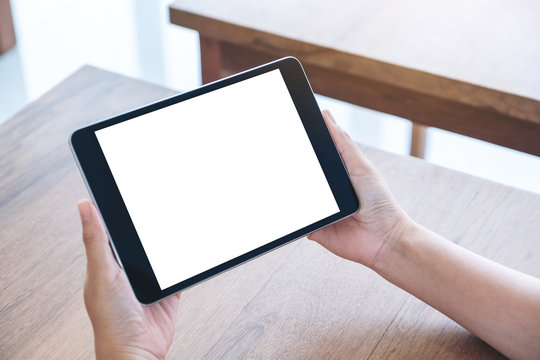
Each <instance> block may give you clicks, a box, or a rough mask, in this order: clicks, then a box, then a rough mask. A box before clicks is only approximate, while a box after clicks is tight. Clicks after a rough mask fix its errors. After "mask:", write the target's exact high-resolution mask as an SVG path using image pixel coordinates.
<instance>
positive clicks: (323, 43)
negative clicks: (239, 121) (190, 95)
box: [170, 0, 540, 155]
mask: <svg viewBox="0 0 540 360" xmlns="http://www.w3.org/2000/svg"><path fill="white" fill-rule="evenodd" d="M539 4H540V3H538V2H535V1H533V0H519V1H510V0H501V1H497V2H493V1H489V0H482V1H474V2H470V1H466V0H458V1H453V2H451V3H447V2H433V1H428V0H414V1H407V2H402V3H396V2H393V1H389V0H385V1H376V2H373V1H368V0H361V1H351V0H338V1H312V0H295V1H290V0H276V1H271V2H258V3H257V5H256V6H254V5H253V3H252V2H250V1H248V0H234V1H227V2H223V1H219V0H197V1H193V0H177V1H176V2H174V3H173V4H172V5H171V7H170V17H171V22H172V23H174V24H177V25H181V26H185V27H188V28H191V29H195V30H197V31H198V32H199V34H200V35H201V47H202V48H205V47H208V44H209V41H208V39H213V40H214V41H217V42H218V45H212V46H213V47H212V49H213V55H212V56H206V58H214V59H213V60H212V61H211V62H210V63H206V62H205V61H204V59H203V62H202V65H203V78H205V77H207V76H206V74H205V72H206V71H208V72H210V74H211V75H210V77H212V74H215V73H218V75H219V77H221V76H224V75H227V74H229V73H231V72H237V71H240V70H244V69H246V68H249V67H252V66H254V65H256V64H260V63H263V62H266V61H269V60H273V59H276V58H279V57H282V56H288V55H292V56H295V57H297V58H298V59H300V60H301V62H302V63H303V65H304V67H305V69H306V73H307V74H308V77H309V78H310V80H311V82H312V86H313V88H314V90H315V91H316V92H318V93H320V94H323V95H327V96H330V97H333V98H337V99H340V100H344V101H348V102H351V103H353V104H356V105H360V106H364V107H368V108H371V109H374V110H378V111H382V112H385V113H389V114H393V115H397V116H401V117H404V118H406V119H409V120H412V121H414V122H417V123H420V124H423V125H428V126H434V127H438V128H442V129H445V130H449V131H452V132H456V133H460V134H464V135H467V136H472V137H475V138H478V139H482V140H486V141H489V142H493V143H496V144H499V145H502V146H507V147H510V148H513V149H517V150H520V151H524V152H528V153H531V154H535V155H540V141H539V139H540V82H539V81H538V79H540V62H539V61H538V59H540V41H538V38H540V5H539ZM203 39H204V42H205V43H203ZM216 48H218V49H217V50H219V51H216ZM216 54H217V56H220V57H221V59H220V60H216V59H215V57H216ZM201 56H202V57H203V58H204V57H205V55H204V52H203V54H201ZM205 65H206V66H205ZM207 65H210V66H217V65H219V66H220V69H218V70H216V69H215V68H211V67H209V66H207ZM219 70H220V71H219Z"/></svg>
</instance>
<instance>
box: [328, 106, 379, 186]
mask: <svg viewBox="0 0 540 360" xmlns="http://www.w3.org/2000/svg"><path fill="white" fill-rule="evenodd" d="M322 113H323V117H324V120H325V122H326V125H327V126H328V130H330V134H331V135H332V139H333V140H334V142H335V144H336V147H337V149H338V151H339V154H340V155H341V159H342V160H343V162H344V163H345V166H346V167H347V171H348V172H349V174H350V175H351V176H363V175H368V174H372V173H373V172H374V169H375V168H374V167H373V165H372V164H371V162H370V161H369V160H368V158H366V156H365V155H364V154H363V153H362V151H360V148H359V147H358V145H356V143H355V142H354V140H353V139H352V138H351V137H350V136H349V134H347V132H345V130H343V129H342V128H341V127H340V126H339V125H338V124H337V123H336V120H335V119H334V117H333V116H332V114H331V113H330V111H328V110H324V111H323V112H322Z"/></svg>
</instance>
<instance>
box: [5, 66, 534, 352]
mask: <svg viewBox="0 0 540 360" xmlns="http://www.w3.org/2000/svg"><path fill="white" fill-rule="evenodd" d="M172 94H173V92H172V91H171V90H168V89H164V88H161V87H158V86H155V85H150V84H147V83H143V82H141V81H137V80H133V79H128V78H125V77H122V76H119V75H115V74H112V73H109V72H105V71H102V70H99V69H96V68H92V67H84V68H82V69H81V70H79V71H77V72H76V73H75V74H73V75H72V76H71V77H69V78H68V79H67V80H65V81H64V82H62V83H61V84H60V85H58V86H57V87H56V88H54V89H52V90H51V91H50V92H48V93H47V94H46V95H44V96H43V97H41V98H40V99H38V100H37V101H36V102H34V103H33V104H31V105H29V106H28V107H26V108H25V109H24V110H22V111H21V112H20V113H18V114H17V115H15V116H14V117H13V118H12V119H10V120H8V121H7V122H6V123H4V124H3V125H2V126H1V127H0V359H91V358H92V357H93V339H92V330H91V325H90V322H89V320H88V317H87V315H86V312H85V309H84V304H83V297H82V287H83V282H84V277H85V262H86V260H85V255H84V247H83V243H82V240H81V227H80V224H79V219H78V214H77V211H76V202H77V200H78V199H80V198H82V197H86V196H88V195H87V191H86V189H85V186H84V183H83V181H82V178H81V176H80V174H79V172H78V170H77V168H76V165H75V162H74V160H73V158H72V156H71V154H70V150H69V147H68V137H69V135H70V133H71V132H72V131H73V130H74V129H76V128H77V127H80V126H82V125H85V124H88V123H91V122H94V121H98V120H100V119H102V118H104V117H108V116H111V115H114V114H117V113H120V112H123V111H126V110H129V109H132V108H134V107H138V106H140V105H143V104H146V103H149V102H152V101H155V100H158V99H160V98H163V97H167V96H170V95H172ZM363 150H364V151H365V152H366V154H367V155H368V157H369V158H370V159H371V160H372V161H373V162H374V163H375V164H376V166H377V167H378V168H379V169H380V171H381V172H382V173H383V174H384V176H385V177H386V179H387V180H388V183H389V185H390V187H391V189H392V190H393V191H394V193H395V195H396V197H397V199H398V200H399V201H400V203H401V204H402V205H403V207H404V208H405V210H406V211H407V212H408V213H409V214H411V215H412V217H413V218H414V219H416V220H417V221H419V222H420V223H422V224H424V225H426V226H427V227H429V228H431V229H433V230H435V231H437V232H439V233H440V234H442V235H443V236H446V237H447V238H449V239H451V240H452V241H454V242H455V243H458V244H460V245H462V246H464V247H466V248H469V249H471V250H473V251H476V252H478V253H480V254H482V255H484V256H487V257H489V258H491V259H493V260H496V261H499V262H501V263H503V264H506V265H508V266H511V267H514V268H516V269H518V270H521V271H525V272H527V273H529V274H532V275H535V276H540V241H539V238H538V236H539V235H538V234H540V222H539V221H538V214H540V196H538V195H535V194H532V193H529V192H526V191H521V190H517V189H513V188H510V187H506V186H503V185H499V184H495V183H492V182H488V181H485V180H481V179H478V178H475V177H472V176H468V175H465V174H461V173H458V172H455V171H451V170H447V169H444V168H440V167H436V166H433V165H430V164H428V163H426V162H424V161H421V160H418V159H414V158H408V157H401V156H396V155H391V154H388V153H385V152H382V151H378V150H375V149H372V148H367V147H363ZM501 310H502V309H501ZM169 358H171V359H201V358H205V359H243V358H244V359H246V358H249V359H299V358H301V359H303V358H311V359H347V358H355V359H363V358H373V359H378V358H381V359H387V358H395V359H402V358H410V359H416V358H433V359H449V358H450V359H462V358H475V359H493V358H502V356H501V355H500V354H498V353H497V352H496V351H495V350H493V349H492V348H491V347H489V346H488V345H486V344H485V343H483V342H482V341H480V340H479V339H478V338H476V337H475V336H473V335H471V334H470V333H468V332H467V331H466V330H464V329H463V328H461V327H460V326H458V325H457V324H455V323H454V322H453V321H451V320H449V319H448V318H446V317H445V316H443V315H442V314H440V313H438V312H437V311H435V310H433V309H431V308H430V307H428V306H426V305H425V304H423V303H422V302H420V301H419V300H416V299H415V298H413V297H411V296H410V295H408V294H407V293H405V292H403V291H402V290H400V289H398V288H396V287H394V286H393V285H391V284H389V283H387V282H385V281H384V280H383V279H381V278H379V277H378V276H377V275H376V274H375V273H373V272H372V271H370V270H368V269H366V268H364V267H362V266H360V265H358V264H355V263H352V262H349V261H346V260H342V259H340V258H337V257H336V256H334V255H332V254H330V253H328V252H327V251H325V250H324V249H323V248H321V247H320V246H318V245H317V244H315V243H312V242H309V241H307V240H305V239H301V240H299V241H296V242H293V243H291V244H290V245H287V246H285V247H282V248H280V249H279V250H276V251H274V252H272V253H270V254H267V255H265V256H262V257H260V258H258V259H256V260H254V261H251V262H249V263H247V264H245V265H243V266H240V267H238V268H235V269H233V270H231V271H229V272H227V273H225V274H223V275H220V276H218V277H215V278H213V279H211V280H208V281H206V282H204V283H202V284H200V285H198V286H195V287H193V288H191V289H189V290H187V291H186V292H185V293H184V294H183V296H182V299H181V306H180V311H179V314H178V321H177V332H176V335H175V339H174V343H173V345H172V348H171V351H170V356H169Z"/></svg>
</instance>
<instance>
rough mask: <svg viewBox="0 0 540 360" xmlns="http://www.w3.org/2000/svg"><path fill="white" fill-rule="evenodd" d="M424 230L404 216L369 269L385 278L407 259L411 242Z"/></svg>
mask: <svg viewBox="0 0 540 360" xmlns="http://www.w3.org/2000/svg"><path fill="white" fill-rule="evenodd" d="M424 230H425V229H424V228H423V227H422V226H421V225H419V224H418V223H416V222H414V221H413V220H412V219H410V218H409V217H408V216H405V217H404V218H403V219H402V220H401V221H400V223H399V225H398V226H396V227H395V229H394V231H393V232H392V234H391V235H390V237H389V239H387V241H385V243H384V244H383V245H382V247H381V250H380V251H379V253H378V254H377V256H376V258H375V259H374V261H373V263H372V266H371V269H372V270H373V271H375V272H376V273H378V274H379V275H381V276H383V277H385V278H387V277H388V275H389V272H390V271H392V269H394V268H395V265H396V264H397V263H401V261H402V260H403V259H404V258H407V257H408V255H407V254H408V253H409V252H410V249H411V246H412V242H413V241H414V239H416V238H418V237H419V236H420V234H421V233H422V232H423V231H424Z"/></svg>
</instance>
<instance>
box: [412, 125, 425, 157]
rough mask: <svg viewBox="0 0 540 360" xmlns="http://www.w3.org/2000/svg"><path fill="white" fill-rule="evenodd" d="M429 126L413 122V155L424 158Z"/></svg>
mask: <svg viewBox="0 0 540 360" xmlns="http://www.w3.org/2000/svg"><path fill="white" fill-rule="evenodd" d="M426 130H427V126H424V125H419V124H417V123H414V122H413V126H412V134H411V155H412V156H416V157H418V158H421V159H423V158H424V155H425V151H426Z"/></svg>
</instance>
